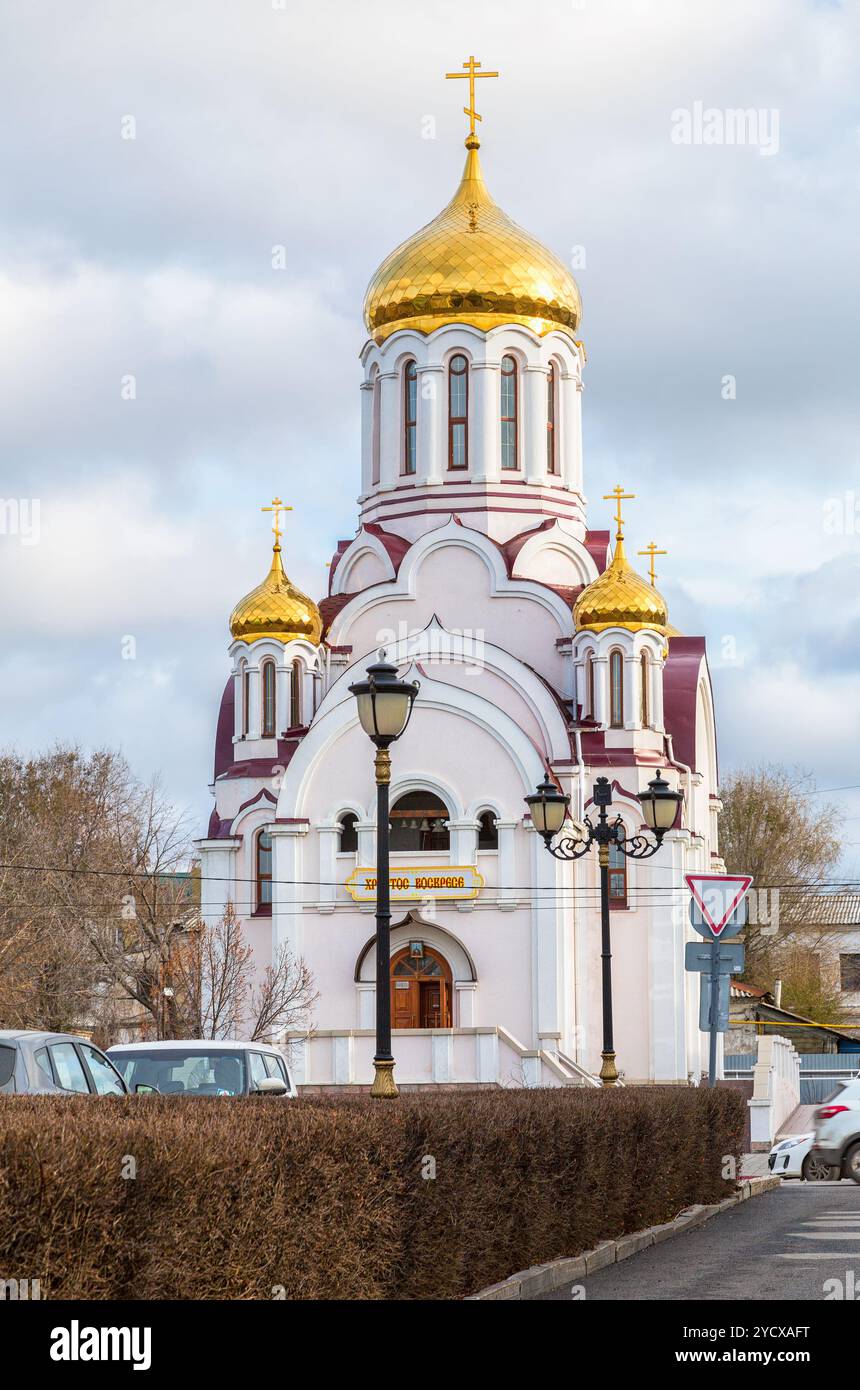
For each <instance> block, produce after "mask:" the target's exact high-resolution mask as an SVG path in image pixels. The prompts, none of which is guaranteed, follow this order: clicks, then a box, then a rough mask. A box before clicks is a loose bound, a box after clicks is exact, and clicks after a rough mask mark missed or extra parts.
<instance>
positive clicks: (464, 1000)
mask: <svg viewBox="0 0 860 1390" xmlns="http://www.w3.org/2000/svg"><path fill="white" fill-rule="evenodd" d="M454 998H455V1000H456V1007H455V1009H454V1027H455V1028H474V1027H475V1024H476V1022H477V1008H476V1005H477V1002H478V985H477V982H476V981H475V980H455V981H454Z"/></svg>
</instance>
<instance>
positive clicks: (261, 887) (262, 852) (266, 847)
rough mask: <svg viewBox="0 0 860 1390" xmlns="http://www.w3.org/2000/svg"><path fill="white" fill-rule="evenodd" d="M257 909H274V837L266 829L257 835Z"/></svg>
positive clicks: (261, 910)
mask: <svg viewBox="0 0 860 1390" xmlns="http://www.w3.org/2000/svg"><path fill="white" fill-rule="evenodd" d="M256 877H257V911H258V912H265V911H266V909H267V908H268V910H269V911H270V912H271V910H272V837H271V835H270V834H269V833H268V831H266V830H261V831H260V833H259V835H258V836H257V873H256Z"/></svg>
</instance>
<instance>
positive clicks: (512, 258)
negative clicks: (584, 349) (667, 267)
mask: <svg viewBox="0 0 860 1390" xmlns="http://www.w3.org/2000/svg"><path fill="white" fill-rule="evenodd" d="M466 148H467V150H468V154H467V156H466V167H465V169H464V170H463V177H462V179H461V181H460V186H459V188H458V189H457V192H456V193H455V194H454V197H453V198H452V199H451V201H450V203H449V204H448V206H447V207H446V208H444V209H443V211H442V212H440V213H439V216H438V217H435V218H434V219H433V221H432V222H428V224H427V226H426V227H423V228H422V229H421V231H420V232H416V233H415V235H414V236H411V237H410V238H409V240H408V241H404V242H403V244H402V245H401V246H398V247H397V250H396V251H392V252H391V255H390V256H388V257H386V259H385V260H384V261H383V262H382V265H381V266H380V267H379V269H378V270H377V272H376V274H375V275H374V277H373V279H372V280H371V282H370V285H369V286H368V290H367V296H366V298H365V301H364V319H365V323H366V324H367V330H368V332H369V333H370V334H371V335H372V337H373V338H375V340H376V342H378V343H381V342H383V341H384V339H385V338H387V337H389V336H390V335H391V334H392V333H396V332H397V331H398V329H401V328H414V329H417V330H418V332H419V333H432V332H433V330H434V328H439V327H441V325H442V324H445V323H469V324H472V325H473V326H474V327H475V328H480V329H482V330H484V331H485V332H486V330H487V329H490V328H494V327H495V326H496V325H497V324H500V323H524V324H527V325H528V327H529V328H531V329H533V331H534V332H535V333H539V334H544V333H549V332H551V331H552V330H553V329H556V328H560V329H562V330H564V331H565V332H567V333H575V332H576V330H577V328H578V327H579V322H580V319H581V317H582V301H581V299H580V295H579V289H578V287H577V284H576V281H575V280H574V278H573V276H572V275H571V273H570V271H569V270H568V269H567V268H566V267H565V266H564V265H563V264H562V262H561V261H560V260H559V259H558V257H557V256H554V255H553V253H552V252H551V251H548V250H547V248H546V247H545V246H542V245H541V243H540V242H539V241H536V240H535V238H534V237H533V236H530V235H529V234H528V232H524V231H523V230H522V228H521V227H518V226H517V224H516V223H515V222H512V221H511V219H510V218H509V217H508V216H507V214H506V213H504V212H502V209H501V208H500V207H497V205H496V204H495V203H494V202H493V199H492V198H491V197H490V194H489V191H488V189H487V185H486V184H485V183H484V176H483V174H482V172H481V164H480V160H479V159H478V141H477V139H475V137H474V136H470V138H469V139H468V140H467V141H466Z"/></svg>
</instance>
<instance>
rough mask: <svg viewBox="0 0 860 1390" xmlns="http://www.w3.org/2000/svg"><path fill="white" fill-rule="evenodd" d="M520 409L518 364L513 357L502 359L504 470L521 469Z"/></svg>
mask: <svg viewBox="0 0 860 1390" xmlns="http://www.w3.org/2000/svg"><path fill="white" fill-rule="evenodd" d="M518 408H519V383H518V381H517V364H516V361H515V359H514V358H513V357H503V358H502V414H501V425H502V468H504V469H508V470H510V469H515V468H518V467H519V461H518V456H517V434H518V421H517V413H518Z"/></svg>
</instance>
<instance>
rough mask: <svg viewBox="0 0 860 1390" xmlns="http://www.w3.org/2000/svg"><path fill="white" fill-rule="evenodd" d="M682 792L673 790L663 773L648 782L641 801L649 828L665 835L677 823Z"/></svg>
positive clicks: (640, 798)
mask: <svg viewBox="0 0 860 1390" xmlns="http://www.w3.org/2000/svg"><path fill="white" fill-rule="evenodd" d="M680 801H681V793H680V792H673V791H672V789H671V787H670V786H669V783H668V782H667V781H666V780H665V778H664V777H663V776H662V774H661V773H659V772H658V773H657V776H656V777H653V778H652V779H651V781H650V782H649V783H648V788H647V791H644V792H642V794H641V796H640V797H639V802H640V805H641V807H642V815H643V818H644V820H645V824H646V825H647V826H648V829H649V830H654V831H656V832H657V834H660V835H664V834H665V833H666V831H667V830H671V828H672V826H673V825H674V824H675V817H676V815H677V814H678V805H679V802H680Z"/></svg>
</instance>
